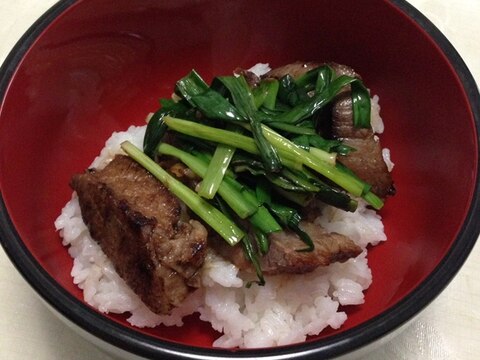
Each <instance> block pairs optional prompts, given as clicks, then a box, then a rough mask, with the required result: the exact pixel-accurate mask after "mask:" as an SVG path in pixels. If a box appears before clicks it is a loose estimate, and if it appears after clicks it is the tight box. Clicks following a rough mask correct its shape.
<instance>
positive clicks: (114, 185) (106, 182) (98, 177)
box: [71, 155, 207, 314]
mask: <svg viewBox="0 0 480 360" xmlns="http://www.w3.org/2000/svg"><path fill="white" fill-rule="evenodd" d="M71 186H72V188H73V189H74V190H75V191H76V192H77V195H78V197H79V202H80V208H81V211H82V217H83V219H84V222H85V223H86V225H87V226H88V228H89V230H90V233H91V236H92V238H93V239H95V241H97V242H98V243H99V245H100V246H101V248H102V250H103V251H104V252H105V254H106V255H107V256H108V258H109V259H110V260H111V261H112V263H113V264H114V266H115V269H116V270H117V272H118V274H119V275H120V276H121V277H122V278H123V279H124V280H125V281H126V282H127V284H128V285H129V286H130V287H131V288H132V289H133V290H134V291H135V293H137V294H138V295H139V296H140V298H141V299H142V300H143V302H144V303H145V304H146V305H147V306H148V307H149V308H150V309H151V310H152V311H153V312H155V313H158V314H168V313H169V312H170V311H171V309H172V308H173V307H175V306H178V305H180V304H181V302H182V301H183V299H184V298H185V297H186V296H187V295H188V293H189V292H191V291H192V290H193V289H194V287H195V286H197V280H198V279H197V273H198V270H199V269H200V268H201V267H202V265H203V261H204V259H205V255H206V244H207V231H206V229H205V227H204V226H203V225H201V224H200V223H199V222H197V221H194V220H190V221H184V220H182V218H181V217H182V216H181V215H182V208H181V204H180V202H179V200H178V199H177V198H176V197H174V196H173V195H172V194H171V193H170V192H169V191H168V190H167V189H166V188H165V187H164V186H163V185H162V184H161V183H160V182H159V181H157V180H156V179H155V178H154V177H153V176H152V175H150V174H149V173H148V172H147V171H146V170H145V169H143V168H142V167H141V166H140V165H138V164H137V163H136V162H135V161H133V160H131V159H130V158H129V157H127V156H123V155H118V156H116V157H115V158H114V159H113V160H112V161H111V163H110V164H108V165H107V166H106V167H105V168H104V169H103V170H99V171H97V170H87V171H86V172H85V173H84V174H78V175H75V176H74V177H73V178H72V181H71Z"/></svg>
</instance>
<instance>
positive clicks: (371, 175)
mask: <svg viewBox="0 0 480 360" xmlns="http://www.w3.org/2000/svg"><path fill="white" fill-rule="evenodd" d="M333 68H334V70H335V72H336V74H337V75H349V76H356V77H358V75H356V73H355V71H354V70H353V69H351V68H349V67H348V66H345V65H337V66H334V67H333ZM331 135H332V136H333V137H334V138H335V139H341V140H342V141H343V143H344V144H345V145H348V146H351V147H353V148H354V149H355V151H352V152H350V153H349V154H348V155H345V156H343V155H339V157H338V160H339V161H340V162H341V163H342V164H343V165H345V166H347V167H348V168H349V169H350V170H352V171H353V172H354V173H355V174H356V175H357V176H358V177H359V178H361V179H362V180H364V181H366V182H367V183H369V184H370V185H372V191H373V192H374V193H375V194H377V195H378V196H380V197H383V198H384V197H386V196H387V195H394V194H395V188H394V186H393V180H392V176H391V174H390V172H389V171H388V168H387V165H386V164H385V161H384V160H383V155H382V146H381V144H380V140H379V139H378V137H377V136H375V134H374V133H373V131H372V129H370V128H369V129H364V128H356V127H355V126H354V125H353V107H352V97H351V93H350V89H347V90H346V91H343V92H342V93H340V94H338V95H337V97H336V99H335V100H334V103H333V106H332V128H331Z"/></svg>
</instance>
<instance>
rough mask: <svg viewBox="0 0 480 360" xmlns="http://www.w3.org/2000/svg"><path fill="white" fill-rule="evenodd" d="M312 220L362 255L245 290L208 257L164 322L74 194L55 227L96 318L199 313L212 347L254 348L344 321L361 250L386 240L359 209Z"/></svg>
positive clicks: (361, 266) (357, 286) (232, 270)
mask: <svg viewBox="0 0 480 360" xmlns="http://www.w3.org/2000/svg"><path fill="white" fill-rule="evenodd" d="M145 128H146V126H140V127H137V126H131V127H130V128H129V129H128V130H127V131H124V132H116V133H114V134H112V136H111V138H110V139H109V140H108V141H107V142H106V145H105V148H104V149H103V150H102V151H101V153H100V155H99V156H98V157H97V158H96V159H95V160H94V161H93V163H92V165H91V167H95V168H102V167H103V166H105V165H106V164H107V163H108V162H109V161H110V160H111V159H112V158H113V157H114V156H115V154H117V153H119V152H121V149H120V144H121V143H122V142H123V141H125V140H129V141H131V142H132V143H133V144H135V145H137V146H139V147H141V146H142V141H143V136H144V134H145ZM315 222H318V223H319V224H320V225H322V226H323V227H324V228H325V229H327V230H328V231H335V232H338V233H341V234H344V235H347V236H349V237H350V238H351V239H352V240H353V241H355V242H356V243H357V244H358V245H360V246H361V247H362V248H363V249H364V251H363V252H362V254H360V255H359V256H358V257H357V258H355V259H350V260H348V261H347V262H345V263H334V264H331V265H330V266H328V267H322V268H318V269H317V270H316V271H313V272H311V273H308V274H305V275H300V276H299V275H277V276H267V277H266V285H265V286H257V285H253V286H252V287H251V288H246V287H245V284H246V282H247V281H248V280H251V279H252V275H250V274H243V273H240V272H239V270H238V268H236V267H235V266H234V265H232V264H231V263H229V262H227V261H225V260H224V259H222V258H221V257H219V256H217V255H216V254H214V253H213V252H210V253H209V254H208V256H207V259H206V262H205V265H204V267H203V270H202V284H203V286H202V288H200V289H198V290H197V291H195V292H193V293H192V294H191V295H190V296H189V297H187V299H186V300H185V301H184V303H183V304H182V306H180V307H178V308H176V309H174V311H173V313H172V314H171V315H168V316H160V315H157V314H154V313H153V312H151V311H150V310H149V309H148V308H147V307H146V306H145V305H144V304H143V303H142V301H141V300H140V299H139V297H138V296H137V295H136V294H135V293H134V292H133V291H132V290H131V289H130V288H129V287H128V286H127V285H126V284H125V282H124V281H123V280H122V279H121V278H120V277H119V276H118V274H117V273H116V272H115V270H114V267H113V265H112V263H111V262H110V260H109V259H108V258H107V257H106V256H105V254H104V253H103V252H102V250H101V249H100V247H99V246H98V245H97V243H96V242H95V241H94V240H93V239H92V238H91V237H90V234H89V232H88V229H87V227H86V226H85V224H84V222H83V220H82V217H81V213H80V207H79V204H78V198H77V196H76V194H75V193H74V194H73V195H72V199H71V200H70V201H69V202H68V203H67V204H66V205H65V207H64V208H63V209H62V212H61V214H60V216H59V217H58V219H57V220H56V221H55V227H56V229H57V230H58V231H59V233H60V235H61V236H62V238H63V245H65V246H67V247H68V252H69V254H70V256H71V257H72V258H73V268H72V271H71V275H72V277H73V281H74V283H75V284H77V285H78V286H79V288H81V289H82V290H83V295H84V299H85V301H86V302H87V303H88V304H90V305H91V306H93V307H94V308H96V309H98V310H99V311H101V312H103V313H120V314H121V313H127V314H129V315H128V316H129V317H128V319H127V321H128V322H129V323H130V324H132V325H134V326H137V327H155V326H158V325H160V324H163V325H165V326H182V325H183V321H182V318H183V317H185V316H187V315H190V314H193V313H195V312H198V313H199V314H200V319H201V320H203V321H208V322H210V323H211V326H212V327H213V328H214V329H215V330H217V331H218V332H220V333H222V335H221V336H220V337H219V338H218V339H216V340H215V342H214V343H213V344H212V345H213V346H217V347H226V348H230V347H240V348H256V347H270V346H279V345H287V344H292V343H297V342H302V341H304V340H305V339H306V337H307V336H309V335H318V334H319V333H320V332H321V331H322V330H323V329H325V328H326V327H329V326H330V327H331V328H334V329H337V328H339V327H340V326H341V325H342V324H343V323H344V322H345V320H346V319H347V315H346V313H345V312H343V311H340V310H339V307H340V305H357V304H362V303H363V302H364V294H363V291H364V290H365V289H367V288H368V287H369V286H370V284H371V282H372V274H371V271H370V268H369V267H368V262H367V250H366V247H367V245H368V244H372V245H375V244H377V243H378V242H380V241H384V240H386V236H385V233H384V229H383V224H382V221H381V218H380V216H379V215H378V214H377V213H376V212H375V211H373V210H370V209H367V208H366V207H365V204H364V203H360V205H359V208H358V210H357V211H356V212H355V213H347V212H344V211H341V210H337V209H335V208H333V207H325V208H323V215H322V216H321V217H318V218H317V219H316V220H315Z"/></svg>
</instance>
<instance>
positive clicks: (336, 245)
mask: <svg viewBox="0 0 480 360" xmlns="http://www.w3.org/2000/svg"><path fill="white" fill-rule="evenodd" d="M300 227H301V228H302V229H303V231H305V232H306V233H307V234H308V235H309V236H310V237H311V239H312V241H313V243H314V244H315V248H314V250H313V251H298V250H302V249H305V248H306V245H305V243H304V242H302V240H300V238H299V237H298V235H297V234H295V233H293V232H291V231H280V232H276V233H272V234H270V236H269V240H270V249H269V251H268V253H267V254H266V255H265V256H263V257H262V258H261V260H260V261H261V268H262V270H263V272H264V273H265V274H270V275H274V274H285V273H289V274H304V273H307V272H310V271H313V270H315V269H316V268H318V267H319V266H327V265H329V264H331V263H334V262H345V261H347V260H348V259H350V258H354V257H356V256H358V255H359V254H360V253H361V252H362V249H361V248H360V247H359V246H358V245H356V244H355V243H354V242H353V241H352V240H351V239H350V238H348V237H346V236H344V235H340V234H338V233H328V232H327V231H325V229H323V228H322V227H321V226H320V225H317V224H314V223H310V222H306V221H303V222H301V223H300ZM212 247H214V248H215V249H216V250H217V252H218V253H219V254H220V255H222V256H223V257H225V258H227V259H228V260H230V261H231V262H232V263H233V264H235V265H236V266H238V267H239V268H240V269H249V268H251V266H252V265H251V263H249V262H248V261H247V260H246V258H245V255H244V253H243V250H242V248H241V247H239V246H236V247H230V246H228V245H226V244H225V242H224V241H223V243H222V242H221V241H220V240H213V241H212Z"/></svg>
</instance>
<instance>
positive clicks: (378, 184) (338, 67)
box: [265, 61, 395, 197]
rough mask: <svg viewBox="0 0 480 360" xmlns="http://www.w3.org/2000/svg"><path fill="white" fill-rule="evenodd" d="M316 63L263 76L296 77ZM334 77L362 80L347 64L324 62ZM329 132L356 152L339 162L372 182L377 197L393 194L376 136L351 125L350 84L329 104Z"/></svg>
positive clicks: (318, 64) (285, 68)
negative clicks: (330, 107) (330, 112)
mask: <svg viewBox="0 0 480 360" xmlns="http://www.w3.org/2000/svg"><path fill="white" fill-rule="evenodd" d="M321 65H322V64H320V63H315V62H300V61H297V62H294V63H291V64H288V65H284V66H281V67H279V68H276V69H273V70H271V71H269V72H268V73H267V74H265V77H266V78H269V77H273V78H277V79H280V78H282V77H283V76H285V75H287V74H290V75H291V76H293V77H294V78H298V77H300V76H302V75H303V74H305V73H306V72H307V71H310V70H312V69H314V68H316V67H318V66H321ZM327 65H329V66H331V67H332V69H333V70H334V71H335V74H336V75H337V76H340V75H348V76H352V77H356V78H358V79H361V77H360V75H359V74H358V73H357V72H355V70H353V69H352V68H351V67H349V66H347V65H342V64H337V63H333V62H330V63H327ZM331 135H332V136H333V137H334V138H336V139H341V140H343V141H344V143H345V144H346V145H349V146H351V147H353V148H355V150H356V151H353V152H351V153H350V154H348V155H346V156H341V155H340V156H339V158H338V159H339V161H340V162H342V163H343V164H344V165H345V166H347V167H348V168H350V169H351V170H352V171H353V172H354V173H355V174H356V175H357V176H358V177H360V178H361V179H362V180H364V181H366V182H367V183H369V184H371V185H372V191H373V192H374V193H375V194H377V195H378V196H380V197H386V196H387V195H393V194H394V193H395V188H394V186H393V180H392V177H391V174H390V172H389V171H388V169H387V165H386V164H385V161H384V160H383V156H382V147H381V144H380V141H379V139H378V138H377V137H376V136H375V135H374V133H373V131H372V130H371V129H363V128H356V127H354V126H353V108H352V98H351V94H350V86H346V87H345V88H344V89H343V90H342V91H341V92H340V93H339V94H338V95H337V97H336V99H335V100H334V102H333V105H332V127H331Z"/></svg>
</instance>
